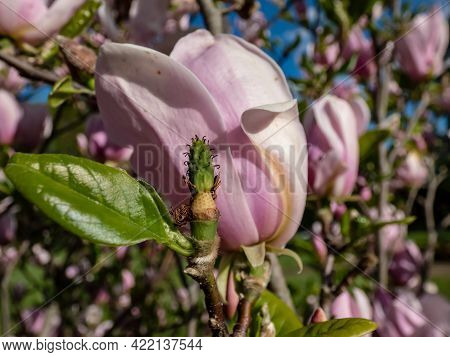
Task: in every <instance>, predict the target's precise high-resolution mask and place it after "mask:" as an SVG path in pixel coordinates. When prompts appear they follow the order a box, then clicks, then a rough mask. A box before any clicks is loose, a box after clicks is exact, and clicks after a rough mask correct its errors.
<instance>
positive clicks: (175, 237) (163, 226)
mask: <svg viewBox="0 0 450 357" xmlns="http://www.w3.org/2000/svg"><path fill="white" fill-rule="evenodd" d="M5 171H6V175H7V176H8V178H9V179H10V180H11V181H12V182H13V184H14V186H15V187H16V189H17V190H18V191H19V192H20V193H21V194H22V195H23V196H24V197H25V198H26V199H28V200H29V201H31V202H32V203H34V204H35V205H36V206H38V207H39V208H40V209H41V210H42V211H43V212H44V213H45V214H46V215H48V216H49V217H50V218H51V219H53V220H54V221H56V222H57V223H59V224H60V225H61V226H63V227H64V228H66V229H67V230H68V231H70V232H72V233H74V234H76V235H78V236H80V237H82V238H84V239H87V240H90V241H92V242H95V243H98V244H105V245H112V246H121V245H131V244H136V243H139V242H142V241H146V240H155V241H157V242H158V243H161V244H165V245H166V246H168V247H169V248H171V249H174V250H175V251H177V252H179V253H181V254H183V255H189V254H190V253H191V252H192V245H191V243H190V241H189V240H188V239H187V238H186V237H184V236H183V235H182V234H181V233H180V232H179V231H178V230H177V229H176V228H175V227H174V225H173V223H171V220H170V216H168V212H167V209H166V208H165V206H164V205H163V202H162V201H161V198H159V196H158V195H157V193H156V192H154V191H153V192H152V193H150V192H149V190H148V189H146V188H145V187H144V186H143V185H141V184H140V183H139V182H138V181H136V180H135V179H133V178H132V177H131V176H129V175H128V174H127V173H126V172H125V171H123V170H120V169H116V168H112V167H109V166H106V165H102V164H99V163H96V162H94V161H91V160H87V159H83V158H79V157H74V156H69V155H54V154H46V155H34V154H16V155H14V156H13V158H12V159H11V161H10V163H9V164H8V166H7V167H6V170H5Z"/></svg>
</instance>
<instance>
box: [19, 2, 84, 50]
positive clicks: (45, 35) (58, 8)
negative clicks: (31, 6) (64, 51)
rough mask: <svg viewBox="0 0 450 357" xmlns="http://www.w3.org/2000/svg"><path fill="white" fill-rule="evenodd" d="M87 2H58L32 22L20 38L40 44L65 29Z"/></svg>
mask: <svg viewBox="0 0 450 357" xmlns="http://www.w3.org/2000/svg"><path fill="white" fill-rule="evenodd" d="M85 1H86V0H56V1H55V2H53V4H52V5H51V6H50V8H49V9H48V11H47V12H46V13H45V14H44V16H43V17H41V18H35V19H33V20H32V21H30V24H29V26H28V27H27V28H26V29H24V31H23V32H22V33H21V35H20V36H19V38H20V39H21V40H23V41H26V42H29V43H31V44H40V43H41V42H44V41H45V40H48V39H49V38H50V37H51V36H53V35H55V34H56V33H58V32H59V30H61V28H63V26H64V25H65V24H66V23H68V22H69V20H70V19H71V18H72V16H73V15H74V14H75V13H76V12H77V10H78V9H79V8H80V6H81V5H83V4H84V2H85Z"/></svg>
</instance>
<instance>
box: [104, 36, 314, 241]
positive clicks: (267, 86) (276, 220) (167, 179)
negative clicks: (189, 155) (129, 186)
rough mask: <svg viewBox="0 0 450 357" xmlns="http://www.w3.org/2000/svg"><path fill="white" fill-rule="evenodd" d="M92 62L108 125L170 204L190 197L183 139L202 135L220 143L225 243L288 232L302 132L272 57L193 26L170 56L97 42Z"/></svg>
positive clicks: (300, 188)
mask: <svg viewBox="0 0 450 357" xmlns="http://www.w3.org/2000/svg"><path fill="white" fill-rule="evenodd" d="M97 72H98V75H97V77H96V91H97V99H98V104H99V107H100V111H101V114H102V116H103V119H104V121H105V127H106V131H107V133H108V135H110V137H111V139H112V140H114V141H115V142H117V143H119V144H120V145H132V146H133V147H134V148H135V152H134V154H133V156H132V158H131V161H132V165H133V167H134V169H135V170H136V171H137V172H138V174H139V175H140V176H141V177H143V178H144V179H148V180H149V182H150V183H151V184H153V185H154V186H156V188H157V189H158V190H159V191H160V192H161V193H162V194H163V195H164V196H165V197H166V198H167V199H168V200H170V202H171V204H172V205H173V206H177V205H178V204H179V203H181V202H183V201H185V200H186V198H187V197H188V188H187V186H186V185H185V183H184V182H183V179H182V177H183V175H184V174H185V171H186V168H185V166H184V164H183V162H184V160H185V158H184V156H183V152H185V148H186V144H187V143H189V142H190V140H191V138H192V137H194V136H195V135H198V136H200V137H202V136H203V135H205V136H206V137H207V138H208V139H209V140H210V142H211V144H212V145H213V146H214V147H216V148H217V149H218V150H219V152H217V153H218V157H217V158H216V163H217V164H219V165H220V171H219V172H220V176H221V179H222V185H221V187H220V189H219V190H218V191H217V194H218V198H217V204H218V208H219V210H220V214H221V219H220V223H219V234H220V236H221V238H222V242H223V245H224V248H225V249H231V250H237V249H240V246H241V245H252V244H255V243H258V242H261V241H266V242H267V243H269V244H271V245H275V246H284V245H285V244H286V242H287V241H288V240H289V239H291V238H292V237H293V235H294V234H295V232H296V231H297V228H298V226H299V224H300V221H301V218H302V215H303V210H304V206H305V200H306V177H307V172H306V169H307V160H306V158H305V150H306V140H305V137H304V132H303V128H302V126H301V124H300V122H299V120H298V109H297V102H296V100H294V99H293V97H292V94H291V93H290V90H289V87H288V85H287V82H286V78H285V76H284V74H283V73H282V71H281V69H280V68H279V67H278V65H277V64H276V63H275V62H274V61H273V60H272V59H271V58H269V57H268V56H267V55H266V54H264V53H263V52H262V51H261V50H260V49H258V48H257V47H255V46H254V45H252V44H250V43H248V42H246V41H244V40H242V39H240V38H238V37H235V36H231V35H219V36H216V37H214V36H212V35H211V34H210V33H209V32H207V31H205V30H198V31H196V32H194V33H192V34H190V35H187V36H185V37H184V38H182V39H181V40H180V41H179V42H178V43H177V45H176V46H175V48H174V50H173V52H172V53H171V55H170V57H168V56H165V55H163V54H162V53H159V52H156V51H154V50H151V49H146V48H143V47H138V46H133V45H120V44H105V45H103V46H102V48H101V51H100V55H99V59H98V63H97ZM271 149H272V150H271ZM275 149H276V152H275V151H274V150H275ZM139 150H141V152H139ZM151 150H156V151H153V152H150V151H151ZM152 153H153V154H155V155H154V156H151V155H150V154H152ZM161 156H162V158H161ZM152 160H153V162H152ZM161 160H162V161H161ZM161 162H163V163H164V165H160V163H161ZM158 165H160V166H158ZM161 178H164V179H161ZM287 217H289V219H288V218H287Z"/></svg>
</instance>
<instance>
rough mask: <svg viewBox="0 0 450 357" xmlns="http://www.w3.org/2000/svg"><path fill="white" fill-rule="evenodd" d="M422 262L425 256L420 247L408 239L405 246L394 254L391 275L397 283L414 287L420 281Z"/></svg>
mask: <svg viewBox="0 0 450 357" xmlns="http://www.w3.org/2000/svg"><path fill="white" fill-rule="evenodd" d="M422 264H423V257H422V253H421V252H420V249H419V247H417V245H416V244H415V243H414V242H412V241H406V242H405V246H404V248H403V249H402V250H399V251H397V252H396V253H395V254H394V256H393V258H392V261H391V265H390V267H389V275H390V277H391V278H392V280H393V281H394V282H395V284H397V285H408V286H409V287H411V288H413V287H415V286H416V285H417V284H418V283H419V275H420V269H421V267H422Z"/></svg>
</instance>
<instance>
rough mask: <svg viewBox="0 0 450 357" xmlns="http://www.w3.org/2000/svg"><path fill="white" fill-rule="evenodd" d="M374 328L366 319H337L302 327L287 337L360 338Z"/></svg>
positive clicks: (372, 323)
mask: <svg viewBox="0 0 450 357" xmlns="http://www.w3.org/2000/svg"><path fill="white" fill-rule="evenodd" d="M376 328H377V324H376V323H375V322H373V321H370V320H366V319H354V318H349V319H337V320H330V321H326V322H320V323H317V324H311V325H308V326H305V327H302V328H300V329H298V330H296V331H293V332H291V333H289V337H360V336H364V335H367V334H368V333H370V332H372V331H375V329H376Z"/></svg>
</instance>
